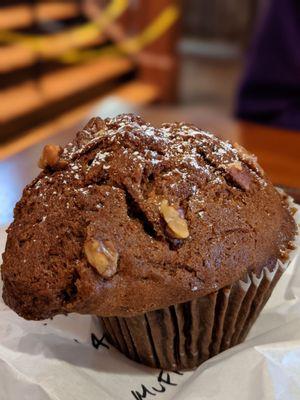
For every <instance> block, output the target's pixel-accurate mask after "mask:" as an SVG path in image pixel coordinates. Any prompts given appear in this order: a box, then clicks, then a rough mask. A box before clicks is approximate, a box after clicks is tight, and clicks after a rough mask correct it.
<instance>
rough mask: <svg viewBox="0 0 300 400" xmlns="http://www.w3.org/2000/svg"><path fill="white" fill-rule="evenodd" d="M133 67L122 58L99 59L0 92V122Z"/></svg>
mask: <svg viewBox="0 0 300 400" xmlns="http://www.w3.org/2000/svg"><path fill="white" fill-rule="evenodd" d="M133 67H134V65H133V63H132V61H130V60H129V59H128V58H125V57H101V58H99V59H95V60H93V62H90V63H86V64H82V65H76V66H75V67H68V68H65V69H63V70H61V71H58V72H52V73H49V74H47V75H45V76H43V77H42V78H40V79H39V80H37V81H26V82H24V83H23V84H20V85H18V86H16V87H12V88H9V89H6V90H3V91H1V92H0V104H1V110H0V121H1V122H4V123H5V122H7V121H9V120H12V119H14V118H18V117H20V116H22V115H24V114H26V113H31V112H34V110H35V109H38V108H40V107H44V106H47V104H51V103H53V102H55V101H59V100H63V99H64V98H65V97H67V96H71V95H73V94H74V95H75V94H76V93H78V92H79V91H80V90H84V89H86V88H89V87H91V86H93V85H95V84H100V83H102V82H103V83H104V82H106V81H108V80H110V79H112V78H116V77H118V76H122V75H123V74H125V73H127V72H129V71H130V70H132V69H133Z"/></svg>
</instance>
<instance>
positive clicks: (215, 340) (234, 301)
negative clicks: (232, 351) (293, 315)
mask: <svg viewBox="0 0 300 400" xmlns="http://www.w3.org/2000/svg"><path fill="white" fill-rule="evenodd" d="M287 266H288V263H285V264H283V263H282V262H281V261H278V262H277V264H276V267H275V268H274V270H273V271H269V270H268V269H267V268H264V269H263V271H262V273H261V275H260V276H259V277H257V276H256V275H255V274H250V275H247V277H246V279H245V280H240V281H238V282H235V283H234V284H232V285H231V286H227V287H225V288H223V289H220V290H218V291H216V292H214V293H211V294H209V295H207V296H203V297H200V298H198V299H195V300H192V301H189V302H186V303H181V304H176V305H173V306H170V307H167V308H163V309H161V310H156V311H150V312H147V313H145V314H141V315H138V316H135V317H128V318H120V317H109V318H108V317H107V318H100V320H101V323H102V326H103V329H104V332H105V334H106V336H107V339H108V341H109V342H110V343H111V344H112V345H114V346H115V347H116V348H117V349H119V350H120V351H121V352H122V353H124V354H125V355H126V356H127V357H129V358H131V359H132V360H135V361H137V362H140V363H142V364H146V365H149V366H151V367H155V368H162V369H166V370H184V369H192V368H195V367H197V366H198V365H200V364H201V363H202V362H204V361H205V360H207V359H208V358H210V357H212V356H214V355H216V354H218V353H220V352H222V351H224V350H226V349H228V348H229V347H232V346H234V345H236V344H238V343H241V342H242V341H244V339H245V338H246V336H247V334H248V332H249V330H250V328H251V327H252V325H253V323H254V322H255V320H256V318H257V317H258V315H259V313H260V311H261V310H262V308H263V307H264V305H265V303H266V302H267V300H268V299H269V297H270V295H271V293H272V291H273V288H274V287H275V285H276V283H277V282H278V280H279V278H280V277H281V275H282V274H283V272H284V271H285V269H286V268H287Z"/></svg>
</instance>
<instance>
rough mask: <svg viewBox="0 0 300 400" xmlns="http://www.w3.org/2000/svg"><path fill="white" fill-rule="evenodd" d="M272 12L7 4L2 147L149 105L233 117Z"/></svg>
mask: <svg viewBox="0 0 300 400" xmlns="http://www.w3.org/2000/svg"><path fill="white" fill-rule="evenodd" d="M264 4H265V1H264V0H244V1H243V2H241V1H239V0H185V1H181V2H180V1H173V0H159V1H154V0H109V1H106V0H65V1H61V0H36V1H34V0H30V1H25V0H1V5H0V46H1V47H0V124H1V125H0V143H1V145H2V146H7V145H8V144H9V143H10V142H11V141H12V140H15V139H16V138H20V137H22V138H27V140H28V141H29V142H31V141H33V142H34V140H35V137H36V138H38V137H40V135H43V136H45V135H51V134H52V132H57V131H59V130H61V129H66V128H67V127H68V126H71V125H74V124H76V122H77V121H80V120H82V119H87V118H88V116H89V115H92V114H95V113H97V114H99V115H104V116H107V115H112V114H116V113H119V112H122V111H128V110H129V111H130V110H137V109H139V108H141V107H142V108H145V106H146V105H148V104H161V103H164V104H177V105H180V106H195V107H204V109H205V110H206V109H207V110H208V112H209V111H210V109H212V110H217V111H218V112H219V113H221V114H224V115H232V114H233V113H234V108H235V101H236V93H237V88H238V85H239V81H240V78H241V74H242V71H243V64H244V63H243V60H244V56H245V53H246V52H247V49H248V48H249V43H250V42H251V38H252V35H253V32H254V29H255V24H256V21H257V20H258V16H259V15H260V13H261V10H262V9H263V7H264Z"/></svg>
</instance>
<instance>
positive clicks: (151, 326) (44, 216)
mask: <svg viewBox="0 0 300 400" xmlns="http://www.w3.org/2000/svg"><path fill="white" fill-rule="evenodd" d="M39 165H40V167H41V168H42V169H43V171H42V172H41V173H40V175H39V176H38V177H37V178H36V179H35V180H34V181H33V182H32V183H31V184H30V185H28V186H27V187H26V188H25V190H24V193H23V196H22V198H21V200H20V201H19V202H18V203H17V205H16V208H15V212H14V222H13V223H12V224H11V226H10V227H9V228H8V238H7V244H6V250H5V253H4V255H3V265H2V272H1V273H2V279H3V282H4V288H3V298H4V301H5V303H6V304H7V305H8V306H9V307H11V308H12V309H13V310H15V311H16V312H17V313H18V314H19V315H20V316H22V317H23V318H26V319H31V320H40V319H45V318H49V317H53V316H55V315H56V314H67V313H71V312H77V313H82V314H93V315H96V316H99V318H100V320H101V323H102V325H103V329H104V331H105V333H106V335H107V338H108V340H109V341H110V342H111V343H112V344H113V345H115V346H116V347H117V348H118V349H119V350H120V351H122V352H123V353H124V354H126V355H127V356H128V357H130V358H132V359H134V360H137V361H139V362H142V363H145V364H147V365H150V366H153V367H159V368H165V369H171V370H172V369H173V370H177V369H189V368H194V367H196V366H197V365H199V364H200V363H201V362H203V361H204V360H206V359H207V358H209V357H211V356H213V355H215V354H217V353H219V352H220V351H223V350H225V349H227V348H228V347H230V346H232V345H234V344H236V343H240V342H241V341H243V340H244V339H245V337H246V335H247V333H248V331H249V329H250V328H251V326H252V324H253V322H254V321H255V319H256V318H257V316H258V314H259V312H260V310H261V309H262V307H263V305H264V304H265V302H266V301H267V299H268V298H269V296H270V294H271V292H272V290H273V287H274V286H275V284H276V282H277V281H278V279H279V277H280V275H281V274H282V272H283V271H284V269H285V267H286V265H287V264H286V263H285V260H286V259H287V258H288V257H289V250H290V248H291V242H292V241H293V239H294V236H295V233H296V225H295V222H294V220H293V217H292V213H291V210H290V208H289V205H288V202H287V200H286V198H285V197H284V196H283V195H281V194H279V193H278V192H277V190H276V189H275V188H274V187H273V185H272V184H271V182H270V181H269V179H268V178H267V177H266V176H265V174H264V172H263V170H262V169H261V167H260V166H259V165H258V163H257V160H256V158H255V156H253V155H251V154H249V153H248V152H247V151H246V150H245V149H244V148H242V147H241V146H239V145H237V144H234V145H232V144H231V143H229V142H224V141H221V140H220V139H218V138H217V137H215V136H214V135H212V134H211V133H208V132H204V131H202V130H200V129H198V128H196V127H195V126H192V125H188V124H184V123H171V124H163V125H162V126H161V127H159V128H155V127H153V126H151V125H150V124H148V123H146V122H145V121H144V120H143V119H141V118H140V117H137V116H135V115H131V114H130V115H120V116H118V117H116V118H112V119H105V120H102V119H100V118H94V119H92V120H91V121H90V122H89V123H88V124H87V126H85V128H84V129H83V130H82V131H80V132H78V133H77V135H76V137H75V139H74V141H72V142H71V143H69V144H68V145H66V146H65V147H64V148H61V147H59V146H55V145H48V146H46V147H45V148H44V150H43V153H42V156H41V159H40V161H39Z"/></svg>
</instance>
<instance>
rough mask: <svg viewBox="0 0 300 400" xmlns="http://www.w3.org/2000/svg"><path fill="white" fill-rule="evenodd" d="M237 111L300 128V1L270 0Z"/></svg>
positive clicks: (263, 121) (257, 33) (259, 30)
mask: <svg viewBox="0 0 300 400" xmlns="http://www.w3.org/2000/svg"><path fill="white" fill-rule="evenodd" d="M236 115H237V116H238V117H239V118H242V119H247V120H252V121H256V122H260V123H265V124H270V125H275V126H279V127H285V128H290V129H298V130H300V1H299V0H271V1H270V3H269V5H268V7H267V9H266V10H265V14H264V16H263V18H262V19H261V20H260V23H259V27H258V30H257V32H256V35H255V36H254V42H253V44H252V46H251V49H250V51H249V58H248V62H247V66H246V71H245V75H244V78H243V80H242V83H241V86H240V90H239V93H238V99H237V109H236Z"/></svg>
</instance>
